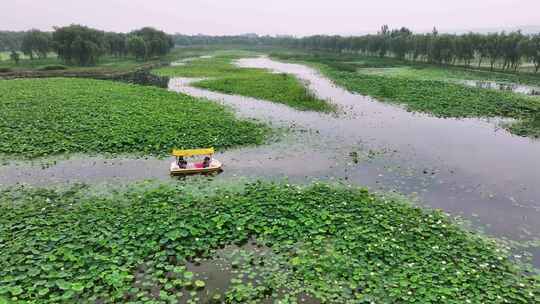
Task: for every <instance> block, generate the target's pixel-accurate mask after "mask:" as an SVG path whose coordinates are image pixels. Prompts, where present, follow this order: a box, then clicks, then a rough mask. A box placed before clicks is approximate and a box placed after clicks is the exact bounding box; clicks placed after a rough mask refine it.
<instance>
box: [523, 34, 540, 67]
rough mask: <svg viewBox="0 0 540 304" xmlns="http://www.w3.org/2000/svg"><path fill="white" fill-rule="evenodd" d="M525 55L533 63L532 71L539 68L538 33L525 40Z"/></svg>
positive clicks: (539, 36) (539, 45)
mask: <svg viewBox="0 0 540 304" xmlns="http://www.w3.org/2000/svg"><path fill="white" fill-rule="evenodd" d="M523 51H524V53H525V57H526V58H527V59H528V60H529V61H531V62H532V63H533V64H534V72H535V73H538V70H539V69H540V34H536V35H534V36H532V37H530V39H528V40H527V43H526V45H525V47H524V48H523Z"/></svg>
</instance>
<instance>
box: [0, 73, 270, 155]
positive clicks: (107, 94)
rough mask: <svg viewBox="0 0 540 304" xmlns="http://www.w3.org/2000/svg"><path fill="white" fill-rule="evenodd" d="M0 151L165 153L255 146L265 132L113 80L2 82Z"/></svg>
mask: <svg viewBox="0 0 540 304" xmlns="http://www.w3.org/2000/svg"><path fill="white" fill-rule="evenodd" d="M0 96H2V98H1V99H0V111H1V113H2V115H1V116H0V154H4V155H9V156H12V157H13V156H15V157H23V158H31V157H37V156H45V155H52V154H69V153H115V154H118V153H134V154H139V155H149V154H150V155H166V154H168V153H169V152H170V151H171V150H172V148H174V147H178V148H195V147H201V146H202V147H206V146H208V147H209V146H214V147H216V148H226V147H232V146H237V145H245V144H260V143H262V142H263V140H264V138H265V136H266V135H267V134H268V132H269V129H268V128H267V127H265V126H264V125H262V124H260V123H256V122H251V121H246V120H238V119H236V118H235V117H234V114H233V113H232V112H231V111H229V110H227V109H226V108H224V107H223V106H220V105H217V104H215V103H212V102H210V101H207V100H203V99H197V98H193V97H190V96H187V95H183V94H177V93H173V92H168V91H166V90H163V89H159V88H153V87H143V86H137V85H128V84H122V83H117V82H112V81H100V80H88V79H68V78H48V79H21V80H1V81H0Z"/></svg>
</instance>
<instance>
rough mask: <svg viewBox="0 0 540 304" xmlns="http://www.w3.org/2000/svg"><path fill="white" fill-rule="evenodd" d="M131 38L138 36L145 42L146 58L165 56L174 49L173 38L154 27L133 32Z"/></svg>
mask: <svg viewBox="0 0 540 304" xmlns="http://www.w3.org/2000/svg"><path fill="white" fill-rule="evenodd" d="M130 36H137V37H140V38H142V39H143V40H144V43H145V45H146V57H154V56H163V55H165V54H167V53H168V52H169V51H170V50H171V49H172V48H173V47H174V41H173V39H172V37H171V36H169V35H167V34H166V33H165V32H163V31H159V30H156V29H154V28H152V27H144V28H142V29H140V30H136V31H133V32H131V33H130ZM137 43H138V42H137Z"/></svg>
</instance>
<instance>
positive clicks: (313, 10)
mask: <svg viewBox="0 0 540 304" xmlns="http://www.w3.org/2000/svg"><path fill="white" fill-rule="evenodd" d="M1 2H2V4H0V30H27V29H30V28H38V29H41V30H51V29H52V27H53V26H55V25H58V26H61V25H69V24H71V23H77V24H84V25H88V26H91V27H95V28H99V29H103V30H112V31H122V32H126V31H130V30H133V29H135V28H140V27H142V26H146V25H150V26H154V27H156V28H159V29H162V30H165V31H166V32H169V33H175V32H179V33H185V34H197V33H204V34H220V35H221V34H239V33H248V32H255V33H258V34H293V35H309V34H318V33H320V34H358V33H363V32H366V31H375V30H377V29H378V28H379V27H380V26H381V25H382V24H385V23H386V24H389V25H390V27H398V26H407V27H409V28H411V29H413V30H428V29H430V28H432V27H433V26H436V27H438V28H439V29H446V30H449V29H478V28H494V27H496V28H500V27H513V26H523V25H540V0H444V1H441V0H369V1H365V0H189V1H186V0H11V1H10V0H1Z"/></svg>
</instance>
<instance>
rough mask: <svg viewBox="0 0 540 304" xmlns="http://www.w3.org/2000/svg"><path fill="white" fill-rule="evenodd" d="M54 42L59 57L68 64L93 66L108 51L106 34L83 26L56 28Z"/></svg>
mask: <svg viewBox="0 0 540 304" xmlns="http://www.w3.org/2000/svg"><path fill="white" fill-rule="evenodd" d="M53 41H54V45H55V49H56V53H57V54H58V57H59V58H61V59H62V60H64V61H65V62H66V63H68V64H77V65H82V66H86V65H93V64H95V63H96V62H97V61H98V59H99V57H100V56H102V55H103V54H104V53H105V51H106V46H105V34H104V32H102V31H98V30H95V29H91V28H89V27H86V26H82V25H70V26H65V27H57V28H55V31H54V33H53Z"/></svg>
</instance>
